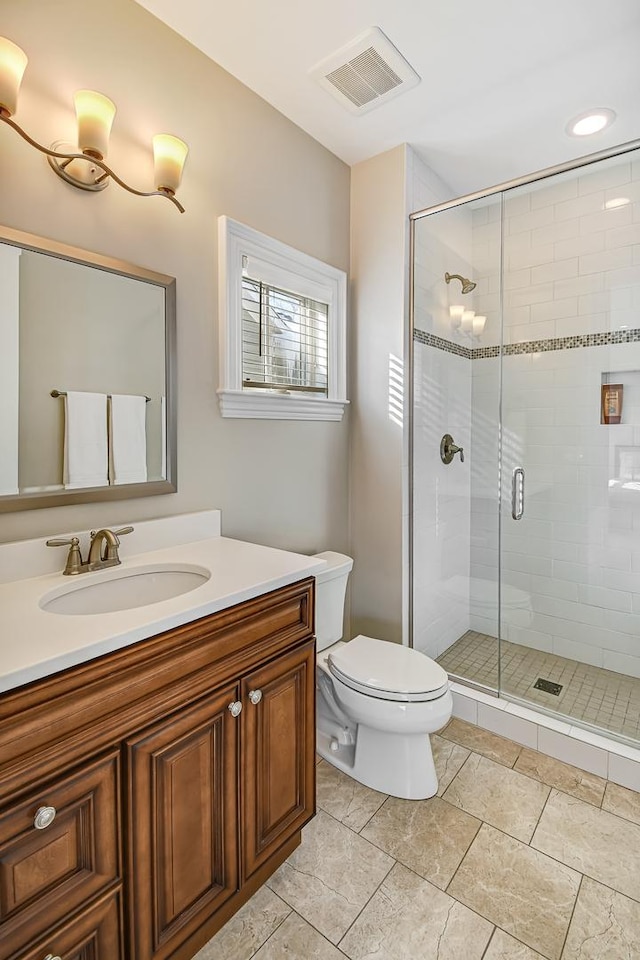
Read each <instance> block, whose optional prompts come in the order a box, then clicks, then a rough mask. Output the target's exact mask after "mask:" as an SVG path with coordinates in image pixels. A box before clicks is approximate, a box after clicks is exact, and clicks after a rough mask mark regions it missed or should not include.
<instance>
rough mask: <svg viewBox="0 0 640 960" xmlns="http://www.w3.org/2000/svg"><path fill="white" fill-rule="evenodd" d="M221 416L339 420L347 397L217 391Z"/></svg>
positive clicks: (259, 418) (257, 418)
mask: <svg viewBox="0 0 640 960" xmlns="http://www.w3.org/2000/svg"><path fill="white" fill-rule="evenodd" d="M218 399H219V403H220V413H221V415H222V416H223V417H235V418H244V419H247V420H334V421H339V420H342V417H343V415H344V410H345V407H346V406H347V404H348V403H349V401H348V400H327V399H326V398H325V397H300V396H294V395H292V394H284V393H259V392H258V391H256V390H252V391H251V392H249V391H248V390H218Z"/></svg>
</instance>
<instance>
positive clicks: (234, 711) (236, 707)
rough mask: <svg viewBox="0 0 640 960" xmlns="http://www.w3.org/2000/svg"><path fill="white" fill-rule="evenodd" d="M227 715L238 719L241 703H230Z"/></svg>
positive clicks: (238, 701) (237, 701) (236, 701)
mask: <svg viewBox="0 0 640 960" xmlns="http://www.w3.org/2000/svg"><path fill="white" fill-rule="evenodd" d="M229 713H230V714H231V716H232V717H239V716H240V714H241V713H242V702H241V701H240V700H234V702H233V703H230V704H229Z"/></svg>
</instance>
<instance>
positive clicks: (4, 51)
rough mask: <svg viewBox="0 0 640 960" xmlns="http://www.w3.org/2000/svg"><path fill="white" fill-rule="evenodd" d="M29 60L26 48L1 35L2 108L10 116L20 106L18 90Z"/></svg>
mask: <svg viewBox="0 0 640 960" xmlns="http://www.w3.org/2000/svg"><path fill="white" fill-rule="evenodd" d="M28 62H29V61H28V58H27V55H26V53H25V52H24V50H21V49H20V47H18V46H17V45H16V44H15V43H13V42H12V41H11V40H7V38H6V37H0V109H2V110H3V111H4V113H8V114H9V116H10V117H12V116H13V114H14V113H15V112H16V110H17V108H18V92H19V90H20V84H21V83H22V77H23V76H24V71H25V69H26V66H27V63H28Z"/></svg>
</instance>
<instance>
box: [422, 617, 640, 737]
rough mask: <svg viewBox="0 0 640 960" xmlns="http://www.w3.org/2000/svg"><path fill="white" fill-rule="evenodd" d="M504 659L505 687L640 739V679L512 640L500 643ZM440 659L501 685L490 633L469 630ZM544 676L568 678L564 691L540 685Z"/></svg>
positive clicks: (469, 676)
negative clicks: (553, 691) (536, 685)
mask: <svg viewBox="0 0 640 960" xmlns="http://www.w3.org/2000/svg"><path fill="white" fill-rule="evenodd" d="M500 659H501V684H502V689H503V691H504V692H505V693H508V694H511V696H514V697H518V698H520V699H522V700H526V701H529V702H530V703H534V704H539V705H540V706H543V707H547V708H549V709H551V710H555V711H558V712H559V713H560V714H562V715H563V716H566V717H570V718H572V719H574V720H582V721H584V722H586V723H590V724H593V725H594V726H597V727H602V728H603V729H605V730H611V731H612V732H613V733H617V734H621V735H622V736H624V737H629V738H631V739H633V740H640V679H637V678H636V677H627V676H624V675H623V674H621V673H614V672H613V671H612V670H604V669H603V668H602V667H592V666H590V665H589V664H586V663H579V662H578V661H577V660H568V659H567V658H566V657H559V656H557V655H556V654H554V653H545V652H544V651H541V650H534V649H532V648H531V647H525V646H523V645H522V644H519V643H510V642H509V641H508V640H502V641H501V643H500ZM438 663H439V664H441V666H443V667H444V669H445V670H446V671H447V673H449V674H451V675H453V676H456V677H462V678H463V679H466V680H472V681H474V682H476V683H481V684H484V685H485V686H488V687H492V688H494V689H495V688H496V687H497V684H498V641H497V640H496V638H495V637H490V636H488V635H487V634H486V633H478V632H476V631H475V630H468V631H467V632H466V633H465V634H463V636H462V637H460V639H459V640H456V642H455V643H454V644H453V645H452V646H451V647H449V649H448V650H446V651H445V652H444V653H443V654H442V655H441V656H440V657H438ZM538 677H543V678H544V679H545V680H551V681H552V682H553V683H560V684H562V691H561V693H560V695H559V696H554V695H553V694H551V693H545V692H544V691H542V690H535V689H534V686H533V685H534V683H535V682H536V680H537V679H538Z"/></svg>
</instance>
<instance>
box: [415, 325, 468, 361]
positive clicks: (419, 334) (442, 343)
mask: <svg viewBox="0 0 640 960" xmlns="http://www.w3.org/2000/svg"><path fill="white" fill-rule="evenodd" d="M413 339H414V340H417V341H418V343H423V344H425V346H427V347H436V349H437V350H444V351H445V353H455V354H456V356H458V357H464V358H465V360H471V359H472V357H473V351H472V350H471V349H470V347H465V346H464V345H463V344H461V343H454V342H453V340H445V339H444V338H443V337H436V335H435V334H434V333H425V331H424V330H414V331H413Z"/></svg>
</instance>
